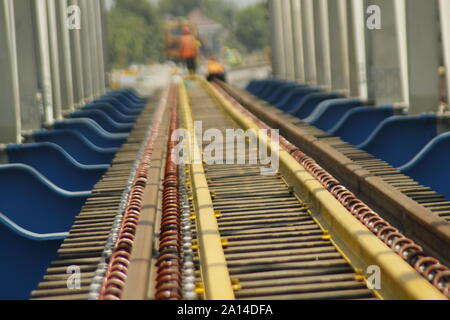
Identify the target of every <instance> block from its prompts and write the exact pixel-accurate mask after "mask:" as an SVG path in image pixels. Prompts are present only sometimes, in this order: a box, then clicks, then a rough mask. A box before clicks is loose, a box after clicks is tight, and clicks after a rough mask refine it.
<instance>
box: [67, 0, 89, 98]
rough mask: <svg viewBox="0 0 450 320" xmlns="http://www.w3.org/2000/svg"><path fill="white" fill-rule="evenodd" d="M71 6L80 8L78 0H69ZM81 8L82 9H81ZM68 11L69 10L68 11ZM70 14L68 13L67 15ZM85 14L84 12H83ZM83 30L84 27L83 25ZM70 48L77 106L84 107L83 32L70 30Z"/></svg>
mask: <svg viewBox="0 0 450 320" xmlns="http://www.w3.org/2000/svg"><path fill="white" fill-rule="evenodd" d="M68 4H69V6H78V7H79V6H80V3H79V1H78V0H69V3H68ZM80 8H81V7H80ZM66 10H67V9H66ZM67 14H68V12H66V15H67ZM81 14H83V12H81ZM81 28H83V25H81ZM69 36H70V47H71V52H72V56H71V61H72V68H73V70H72V71H73V72H72V76H73V84H74V86H73V89H74V101H75V106H79V105H82V104H83V103H84V101H85V93H84V69H83V52H82V49H81V30H78V29H74V30H69Z"/></svg>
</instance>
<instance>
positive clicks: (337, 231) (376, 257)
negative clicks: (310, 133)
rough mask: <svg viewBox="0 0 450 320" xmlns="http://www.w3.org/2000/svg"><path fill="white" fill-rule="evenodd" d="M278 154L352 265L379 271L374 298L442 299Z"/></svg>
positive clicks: (229, 108)
mask: <svg viewBox="0 0 450 320" xmlns="http://www.w3.org/2000/svg"><path fill="white" fill-rule="evenodd" d="M196 80H197V81H199V82H200V83H201V85H202V86H203V88H205V89H206V90H207V91H208V93H209V94H210V96H211V97H212V98H213V99H214V100H215V101H217V102H218V103H219V104H220V105H221V106H222V108H223V109H224V110H225V111H226V113H228V115H230V116H231V118H232V119H233V120H234V121H236V122H237V123H238V124H239V125H240V126H241V127H242V128H243V129H246V130H249V129H253V130H255V131H256V132H258V138H259V140H260V142H261V143H262V145H264V146H266V147H267V148H271V139H270V138H269V137H268V136H267V135H266V134H265V133H264V132H261V131H260V130H259V127H258V126H257V125H256V124H255V123H254V122H253V121H252V120H251V119H250V118H249V117H247V116H246V115H245V114H244V113H243V112H241V111H240V110H238V109H237V108H236V107H234V106H233V105H232V104H231V103H230V102H229V101H228V100H227V99H225V98H224V97H223V95H221V94H220V93H219V92H218V91H217V89H216V88H214V87H213V86H212V85H211V84H209V83H208V82H206V81H205V80H203V79H200V78H196ZM279 155H280V172H281V174H282V176H283V178H284V179H285V181H286V182H287V183H288V184H289V185H290V186H292V187H293V188H294V192H295V193H296V194H297V195H298V196H299V197H301V198H302V199H303V200H305V201H307V202H308V203H309V204H310V205H312V207H313V208H315V211H316V212H315V213H314V214H313V216H314V217H315V218H316V219H317V220H318V221H319V222H320V223H321V224H322V226H325V227H327V228H328V229H329V231H330V234H331V236H332V237H333V239H334V238H338V239H339V241H338V243H337V244H338V245H339V248H340V249H341V250H342V251H343V252H344V254H345V255H346V256H348V257H350V258H351V262H352V264H353V266H355V265H356V266H357V267H358V268H361V269H362V270H367V268H368V267H370V266H378V267H379V268H380V270H381V275H380V276H381V288H380V289H379V290H376V293H377V295H379V296H381V297H382V298H384V299H408V300H441V299H442V300H446V297H445V296H444V295H443V294H442V293H441V292H439V290H437V289H436V288H435V287H434V286H433V285H432V284H431V283H429V282H428V281H427V280H426V279H425V278H423V277H422V276H421V275H420V274H419V273H418V272H416V271H415V270H414V269H413V268H412V267H411V266H410V265H409V264H408V263H407V262H406V261H404V260H403V259H402V258H401V257H400V256H398V255H397V254H396V253H395V252H394V251H393V250H391V249H390V248H389V247H388V246H386V245H385V244H384V243H383V242H382V241H381V240H380V239H378V238H377V237H376V236H375V235H374V234H373V233H372V232H370V231H369V230H368V229H367V228H366V227H365V226H364V225H363V224H362V223H361V222H359V221H358V220H357V219H356V218H355V217H354V216H353V215H352V214H351V213H350V212H348V210H347V209H346V208H345V207H344V206H342V205H341V203H339V201H338V200H337V199H336V198H335V197H334V196H333V195H332V194H331V193H330V192H328V190H326V189H325V188H324V187H323V186H322V185H321V184H320V182H319V181H317V180H316V179H315V178H314V177H313V176H311V175H310V174H309V173H308V172H307V171H306V169H305V168H304V167H303V166H302V165H301V164H300V163H298V162H297V161H296V160H295V159H294V158H293V157H292V156H291V155H290V154H289V153H288V152H286V151H285V150H283V149H281V148H280V150H279Z"/></svg>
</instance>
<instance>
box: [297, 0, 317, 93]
mask: <svg viewBox="0 0 450 320" xmlns="http://www.w3.org/2000/svg"><path fill="white" fill-rule="evenodd" d="M301 6H302V17H301V18H302V27H303V28H302V35H303V53H304V61H305V63H304V66H305V83H306V84H307V85H311V86H315V85H317V68H316V45H315V38H314V4H313V0H301Z"/></svg>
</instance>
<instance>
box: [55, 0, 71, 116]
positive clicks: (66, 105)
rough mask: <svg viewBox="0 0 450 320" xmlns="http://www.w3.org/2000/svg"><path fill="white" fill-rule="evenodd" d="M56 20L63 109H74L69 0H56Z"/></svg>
mask: <svg viewBox="0 0 450 320" xmlns="http://www.w3.org/2000/svg"><path fill="white" fill-rule="evenodd" d="M55 4H56V22H57V29H58V43H59V46H58V47H59V58H60V59H59V61H60V65H61V68H60V75H61V103H62V108H63V110H69V111H73V110H74V94H73V90H74V88H73V74H72V52H71V47H70V35H69V29H68V28H67V25H66V20H67V7H68V2H67V0H56V2H55Z"/></svg>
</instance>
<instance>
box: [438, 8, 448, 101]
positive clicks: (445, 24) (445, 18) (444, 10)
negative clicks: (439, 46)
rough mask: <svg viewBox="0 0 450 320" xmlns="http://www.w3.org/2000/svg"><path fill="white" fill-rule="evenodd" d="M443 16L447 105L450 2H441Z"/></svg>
mask: <svg viewBox="0 0 450 320" xmlns="http://www.w3.org/2000/svg"><path fill="white" fill-rule="evenodd" d="M439 12H440V14H441V33H442V42H443V47H444V63H445V74H446V77H447V103H449V101H448V100H449V97H450V18H449V17H450V1H448V0H439Z"/></svg>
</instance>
